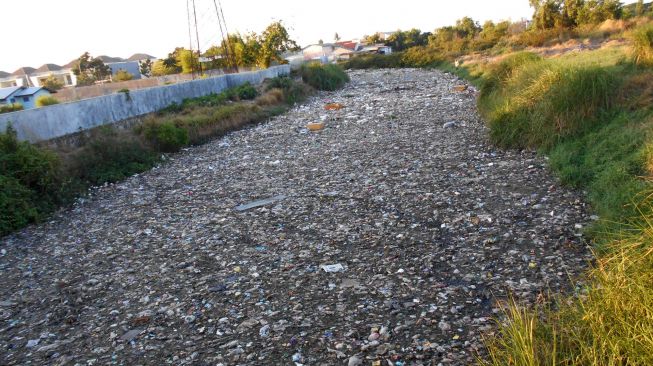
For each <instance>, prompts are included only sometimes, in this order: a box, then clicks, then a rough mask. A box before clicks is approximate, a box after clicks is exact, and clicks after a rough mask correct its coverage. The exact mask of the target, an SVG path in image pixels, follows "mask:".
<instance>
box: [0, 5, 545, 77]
mask: <svg viewBox="0 0 653 366" xmlns="http://www.w3.org/2000/svg"><path fill="white" fill-rule="evenodd" d="M188 1H191V3H192V0H188ZM194 1H195V9H196V14H197V24H198V27H197V28H198V33H199V45H200V48H201V49H202V50H205V49H206V48H208V47H209V46H210V45H212V44H217V43H219V42H220V32H219V29H218V26H217V17H216V11H215V4H214V0H194ZM218 2H221V4H222V8H223V12H224V16H225V19H226V21H227V27H228V30H229V32H230V33H232V32H241V33H247V32H251V31H253V32H259V33H260V32H261V31H262V30H263V29H265V27H266V26H267V25H268V24H270V23H271V22H273V21H276V20H281V21H282V22H283V23H284V25H285V26H286V28H287V29H288V30H289V33H290V36H291V38H293V39H294V40H296V41H297V42H298V43H299V44H300V45H302V46H305V45H308V44H311V43H317V42H318V40H320V39H322V40H324V41H325V42H332V41H333V38H334V35H335V33H336V32H337V33H338V34H339V35H340V37H341V39H342V40H347V39H352V38H361V37H362V36H364V35H366V34H373V33H375V32H390V31H395V30H397V29H404V30H405V29H410V28H418V29H421V30H422V31H430V32H432V31H433V30H434V29H435V28H438V27H441V26H444V25H451V24H454V23H455V21H456V19H459V18H462V17H463V16H471V17H472V18H473V19H474V20H477V21H479V22H481V23H483V22H484V21H485V20H494V21H498V20H506V19H511V20H519V19H521V18H523V17H524V18H530V17H531V15H532V10H531V9H530V8H529V6H528V0H502V1H489V0H424V1H416V0H400V1H381V0H379V1H367V0H363V1H360V0H359V1H355V0H331V1H310V0H275V1H254V0H251V1H243V0H220V1H218ZM186 3H187V0H111V1H102V2H100V1H92V0H57V1H51V0H20V1H4V0H3V1H2V3H1V4H0V13H2V14H3V17H2V21H0V29H1V30H2V31H3V32H2V33H3V34H5V37H3V40H2V53H1V54H0V70H2V71H6V72H10V73H11V72H13V71H15V70H16V69H18V68H19V67H23V66H31V67H35V68H37V67H39V66H41V65H43V64H45V63H55V64H58V65H63V64H66V63H68V62H70V61H71V60H73V59H75V58H77V57H79V56H80V55H81V54H82V53H84V52H86V51H88V52H90V53H91V55H93V56H99V55H109V56H114V57H124V58H127V57H129V56H131V55H132V54H134V53H147V54H150V55H153V56H156V57H165V56H166V55H167V54H168V52H171V51H172V50H173V49H174V48H175V47H178V46H180V47H189V29H188V13H187V8H186ZM192 19H193V18H192V8H191V22H192ZM196 38H197V37H196V36H195V27H194V25H193V27H192V42H193V48H194V49H197V40H196Z"/></svg>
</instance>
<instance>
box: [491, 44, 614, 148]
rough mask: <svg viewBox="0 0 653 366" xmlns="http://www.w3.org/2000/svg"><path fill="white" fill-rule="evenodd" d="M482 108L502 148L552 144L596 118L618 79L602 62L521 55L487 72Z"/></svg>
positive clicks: (608, 101)
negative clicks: (580, 63)
mask: <svg viewBox="0 0 653 366" xmlns="http://www.w3.org/2000/svg"><path fill="white" fill-rule="evenodd" d="M487 80H488V82H486V83H485V84H484V87H483V90H482V95H483V97H484V101H483V103H482V104H481V107H482V108H481V110H482V112H483V113H484V115H485V116H486V117H487V119H488V121H489V124H490V128H491V137H492V140H493V141H494V142H495V143H496V144H497V145H499V146H502V147H522V148H523V147H544V148H550V147H551V146H553V145H554V144H555V143H557V142H559V141H560V139H561V138H564V137H566V136H570V135H574V134H577V133H578V132H579V131H581V130H583V129H586V128H588V127H591V126H592V125H593V124H596V123H599V122H597V117H598V116H599V115H600V114H601V113H603V112H606V111H608V110H609V109H610V108H611V105H612V103H613V100H614V98H615V92H616V90H617V88H618V86H619V79H618V78H617V77H616V76H615V75H614V73H613V72H611V71H610V70H608V69H605V68H602V67H598V66H574V65H566V64H559V63H556V62H554V61H545V60H541V59H539V58H538V57H537V56H532V55H529V54H527V53H526V54H518V55H516V56H513V57H510V58H508V59H506V60H504V61H502V62H501V63H500V64H499V65H498V66H497V67H496V68H495V69H494V70H492V71H490V73H489V76H488V77H487Z"/></svg>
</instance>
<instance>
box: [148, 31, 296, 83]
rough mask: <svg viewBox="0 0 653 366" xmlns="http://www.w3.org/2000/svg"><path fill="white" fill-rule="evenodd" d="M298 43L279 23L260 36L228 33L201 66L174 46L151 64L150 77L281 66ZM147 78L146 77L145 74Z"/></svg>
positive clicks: (196, 57) (206, 54)
mask: <svg viewBox="0 0 653 366" xmlns="http://www.w3.org/2000/svg"><path fill="white" fill-rule="evenodd" d="M298 49H299V46H298V45H297V42H295V41H294V40H293V39H291V38H290V35H289V34H288V30H287V29H286V28H285V27H284V25H283V24H282V22H280V21H276V22H273V23H272V24H270V25H269V26H268V27H267V28H265V30H264V31H263V32H262V33H261V34H256V33H254V32H252V33H248V34H245V35H241V34H240V33H233V34H229V35H228V37H227V41H225V40H223V41H222V42H221V43H220V44H219V45H213V46H211V47H210V48H209V49H207V50H206V51H205V52H203V53H202V54H201V56H202V58H205V59H209V60H210V61H204V62H202V63H201V65H200V55H198V54H197V53H196V52H194V51H191V50H188V49H186V48H184V47H177V48H175V49H174V50H173V51H172V52H170V53H169V54H168V57H166V58H165V59H162V60H158V61H156V62H154V63H153V64H152V65H151V72H150V75H152V76H162V75H171V74H178V73H191V72H198V71H199V70H200V67H201V69H202V70H207V69H222V68H235V67H260V68H267V67H269V66H270V65H272V64H275V63H277V64H280V63H283V62H284V60H283V57H282V54H283V53H284V52H286V51H294V50H298ZM148 76H149V75H148Z"/></svg>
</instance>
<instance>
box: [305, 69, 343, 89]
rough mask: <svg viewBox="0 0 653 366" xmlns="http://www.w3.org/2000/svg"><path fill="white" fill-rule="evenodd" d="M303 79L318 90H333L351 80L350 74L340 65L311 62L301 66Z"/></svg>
mask: <svg viewBox="0 0 653 366" xmlns="http://www.w3.org/2000/svg"><path fill="white" fill-rule="evenodd" d="M301 75H302V80H303V81H304V82H305V83H306V84H308V85H310V86H312V87H313V88H315V89H317V90H328V91H333V90H337V89H340V88H342V87H343V86H344V85H345V84H347V83H348V82H349V76H348V75H347V74H346V73H345V72H344V71H343V70H342V68H341V67H340V66H338V65H332V64H328V65H322V64H319V63H310V64H307V65H303V66H302V68H301Z"/></svg>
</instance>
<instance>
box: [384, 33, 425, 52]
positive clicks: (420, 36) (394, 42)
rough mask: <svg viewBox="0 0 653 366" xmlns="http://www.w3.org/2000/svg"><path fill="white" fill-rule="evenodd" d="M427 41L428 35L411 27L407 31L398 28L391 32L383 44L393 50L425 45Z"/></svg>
mask: <svg viewBox="0 0 653 366" xmlns="http://www.w3.org/2000/svg"><path fill="white" fill-rule="evenodd" d="M427 43H428V35H427V34H425V33H422V31H420V30H419V29H416V28H413V29H411V30H409V31H401V30H398V31H396V32H394V33H392V34H391V35H390V36H389V37H388V39H387V40H386V42H385V44H386V45H388V46H390V47H392V49H393V50H395V51H403V50H406V49H409V48H411V47H416V46H425V45H426V44H427Z"/></svg>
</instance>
